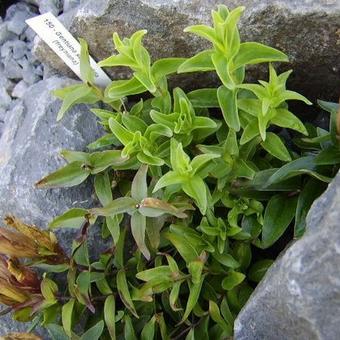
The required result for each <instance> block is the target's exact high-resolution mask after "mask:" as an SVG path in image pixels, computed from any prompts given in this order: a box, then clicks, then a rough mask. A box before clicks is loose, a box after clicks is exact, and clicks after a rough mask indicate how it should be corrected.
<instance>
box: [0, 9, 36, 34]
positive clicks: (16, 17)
mask: <svg viewBox="0 0 340 340" xmlns="http://www.w3.org/2000/svg"><path fill="white" fill-rule="evenodd" d="M34 15H35V14H34V13H33V12H32V11H31V8H30V6H28V5H27V4H25V3H18V4H15V5H12V6H10V7H9V8H8V9H7V12H6V17H5V19H6V20H7V21H8V22H7V28H8V30H9V31H10V32H13V33H15V34H16V35H20V34H21V33H23V31H24V30H25V29H26V27H27V24H26V22H25V20H26V19H28V18H31V17H32V16H34Z"/></svg>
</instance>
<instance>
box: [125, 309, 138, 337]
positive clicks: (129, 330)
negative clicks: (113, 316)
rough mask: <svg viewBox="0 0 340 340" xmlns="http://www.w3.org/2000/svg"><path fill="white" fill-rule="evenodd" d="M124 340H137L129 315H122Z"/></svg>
mask: <svg viewBox="0 0 340 340" xmlns="http://www.w3.org/2000/svg"><path fill="white" fill-rule="evenodd" d="M124 340H137V337H136V334H135V330H134V328H133V324H132V321H131V318H130V316H129V315H127V314H125V315H124Z"/></svg>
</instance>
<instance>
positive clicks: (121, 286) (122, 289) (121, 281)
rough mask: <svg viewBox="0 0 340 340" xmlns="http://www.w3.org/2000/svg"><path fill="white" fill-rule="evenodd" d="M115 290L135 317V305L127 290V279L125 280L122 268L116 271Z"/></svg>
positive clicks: (136, 315)
mask: <svg viewBox="0 0 340 340" xmlns="http://www.w3.org/2000/svg"><path fill="white" fill-rule="evenodd" d="M117 290H118V294H119V296H120V298H121V300H122V302H123V303H124V305H125V306H126V308H127V309H128V310H129V311H130V312H131V313H132V314H133V315H134V316H135V317H136V318H139V317H138V314H137V312H136V309H135V306H134V304H133V302H132V299H131V295H130V292H129V288H128V284H127V280H126V275H125V271H124V270H123V269H121V270H119V271H118V273H117Z"/></svg>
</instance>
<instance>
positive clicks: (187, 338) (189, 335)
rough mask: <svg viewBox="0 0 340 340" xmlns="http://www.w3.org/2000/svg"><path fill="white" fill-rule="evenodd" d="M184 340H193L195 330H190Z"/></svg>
mask: <svg viewBox="0 0 340 340" xmlns="http://www.w3.org/2000/svg"><path fill="white" fill-rule="evenodd" d="M185 340H195V329H194V328H191V329H190V331H189V333H188V334H187V336H186V337H185Z"/></svg>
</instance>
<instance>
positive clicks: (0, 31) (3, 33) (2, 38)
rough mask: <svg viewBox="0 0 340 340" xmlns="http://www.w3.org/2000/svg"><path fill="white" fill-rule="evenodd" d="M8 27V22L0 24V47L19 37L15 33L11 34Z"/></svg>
mask: <svg viewBox="0 0 340 340" xmlns="http://www.w3.org/2000/svg"><path fill="white" fill-rule="evenodd" d="M7 25H8V23H7V22H3V23H1V24H0V45H2V44H3V43H5V42H6V41H8V40H10V39H14V38H16V37H17V36H16V35H15V34H14V33H13V32H10V31H9V30H8V27H7Z"/></svg>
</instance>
